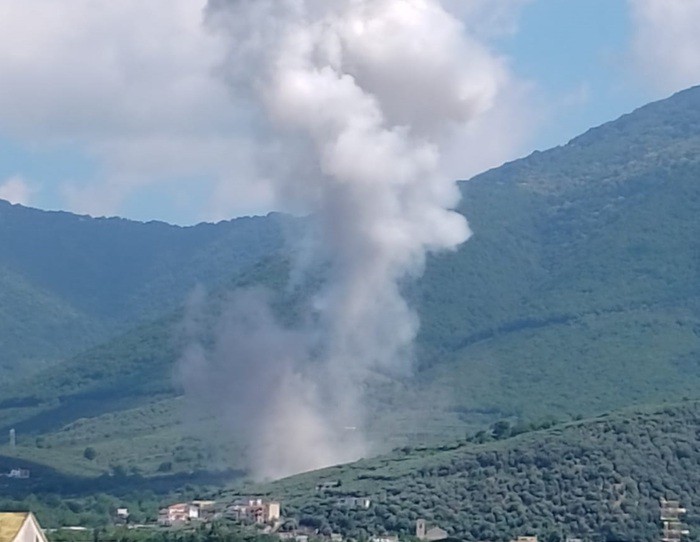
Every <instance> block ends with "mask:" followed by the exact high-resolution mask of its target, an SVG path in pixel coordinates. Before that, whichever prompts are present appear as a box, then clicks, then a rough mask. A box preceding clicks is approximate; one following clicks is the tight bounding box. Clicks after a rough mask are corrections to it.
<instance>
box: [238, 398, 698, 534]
mask: <svg viewBox="0 0 700 542" xmlns="http://www.w3.org/2000/svg"><path fill="white" fill-rule="evenodd" d="M699 423H700V403H698V402H687V403H682V404H677V405H668V406H665V407H658V408H656V409H649V410H647V411H637V412H622V413H617V414H613V415H608V416H600V417H598V418H596V419H592V420H586V421H580V422H572V423H568V424H565V425H561V426H556V427H553V428H551V429H547V430H539V431H529V432H526V433H521V434H519V435H517V436H509V435H510V434H511V432H513V431H514V428H510V427H507V426H502V425H501V424H499V425H497V426H496V427H495V428H494V430H492V432H491V433H490V434H491V435H493V434H494V432H495V433H497V434H498V436H499V437H500V440H492V441H491V442H486V443H484V444H477V443H475V442H469V441H464V440H462V441H459V442H455V443H454V444H451V445H445V446H442V447H440V448H414V449H411V448H405V449H402V450H397V451H395V452H394V453H393V454H391V455H387V456H384V457H380V458H376V459H370V460H363V461H359V462H357V463H354V464H350V465H343V466H339V467H333V468H329V469H324V470H321V471H317V472H313V473H309V474H303V475H298V476H294V477H291V478H287V479H284V480H280V481H278V482H275V483H272V484H269V485H264V486H246V487H244V488H242V489H241V490H238V493H239V494H258V493H262V494H268V495H271V496H273V497H274V498H279V499H281V500H282V502H283V503H284V510H283V513H284V514H285V516H287V517H292V518H295V519H296V520H297V521H298V523H299V524H301V525H306V526H312V527H314V528H320V529H321V530H333V531H334V532H342V533H344V534H347V535H352V536H356V537H357V536H363V535H367V534H380V533H403V534H410V533H412V532H414V525H415V520H416V519H417V518H425V519H426V520H427V521H428V523H429V524H432V525H439V526H441V527H442V528H444V529H445V530H447V531H448V532H449V533H450V534H451V535H453V536H455V537H457V538H460V539H465V540H503V541H505V540H512V539H513V538H515V537H517V536H521V535H534V534H536V535H538V536H539V537H540V538H541V539H544V540H546V541H559V540H563V539H564V538H565V537H567V536H571V537H577V538H583V539H584V540H593V541H604V540H605V541H610V540H649V541H651V540H658V539H659V537H660V524H659V519H658V518H659V499H660V498H662V497H664V498H678V499H680V500H681V502H682V504H683V505H684V506H685V507H686V508H687V509H688V510H689V513H688V515H687V516H686V518H685V520H686V521H687V524H688V525H689V527H690V529H691V537H690V539H691V540H698V539H699V538H700V513H698V510H699V509H700V468H698V464H700V433H698V424H699ZM479 437H482V435H479ZM482 438H483V437H482ZM471 440H472V441H475V440H479V438H472V439H471ZM321 484H326V485H327V486H330V487H328V488H327V489H323V490H321V491H319V490H318V489H317V488H318V486H320V485H321ZM231 496H232V495H231V493H225V494H224V498H231ZM344 497H367V498H370V499H371V501H372V504H371V506H370V507H369V508H368V509H366V510H365V509H354V508H352V507H347V506H344V505H342V504H339V501H340V499H342V498H344Z"/></svg>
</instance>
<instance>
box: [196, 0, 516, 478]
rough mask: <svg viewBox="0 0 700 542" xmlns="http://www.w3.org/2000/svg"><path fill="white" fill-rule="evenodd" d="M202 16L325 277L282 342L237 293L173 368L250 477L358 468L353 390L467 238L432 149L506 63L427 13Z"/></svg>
mask: <svg viewBox="0 0 700 542" xmlns="http://www.w3.org/2000/svg"><path fill="white" fill-rule="evenodd" d="M207 21H208V24H209V25H210V26H211V28H212V29H213V30H214V31H215V32H217V33H218V34H219V35H220V36H224V37H225V39H226V40H227V43H228V45H229V47H228V49H229V57H228V60H227V62H226V64H225V66H223V67H222V74H223V76H224V77H225V79H226V80H227V82H228V83H229V84H230V86H231V89H232V92H233V93H234V95H235V96H236V97H237V99H239V100H240V99H245V100H247V101H248V103H249V106H250V108H251V111H253V112H254V114H253V116H254V117H255V118H256V119H257V121H256V122H257V124H256V126H255V129H256V130H257V132H258V134H259V137H258V139H259V143H260V146H261V148H263V149H265V151H264V152H261V156H265V157H266V159H267V160H269V161H270V162H273V163H272V164H270V167H269V168H268V176H269V178H270V182H271V183H272V185H273V186H274V188H275V190H276V191H277V193H278V195H279V196H280V197H283V198H285V199H286V200H287V201H291V202H293V203H294V204H295V205H296V207H297V208H298V209H300V210H302V211H303V212H305V213H309V214H310V215H311V216H312V217H313V219H314V221H315V223H316V230H315V235H314V239H315V242H314V244H313V245H312V246H313V250H312V255H313V259H314V261H315V263H319V262H323V263H324V265H325V268H326V269H327V270H328V271H327V277H326V281H325V283H324V284H325V286H323V287H322V289H321V291H320V292H318V293H317V294H316V295H315V296H314V298H313V300H312V302H311V306H310V307H309V308H308V311H307V314H308V319H307V320H306V321H305V322H304V323H303V324H300V325H299V326H297V327H296V328H295V330H294V331H292V330H289V329H284V328H283V327H282V326H280V325H279V324H277V323H276V322H275V318H274V317H273V315H272V312H271V311H270V310H269V309H268V308H267V305H268V303H267V301H266V300H265V299H261V296H260V295H259V294H251V293H246V294H238V296H236V297H235V299H233V300H232V302H231V305H230V307H229V308H228V309H227V310H226V311H225V313H224V315H223V316H222V318H221V321H220V324H219V328H218V330H217V333H216V334H215V335H216V339H215V341H214V347H213V349H212V351H211V352H204V350H203V349H196V348H195V349H194V350H190V351H189V352H188V354H187V355H186V356H185V363H184V367H185V372H186V376H187V378H186V379H185V380H186V382H187V384H186V385H187V386H188V392H190V393H195V394H196V395H197V396H199V397H201V396H202V395H206V396H207V397H209V398H210V399H211V400H212V401H214V402H216V403H217V404H218V405H219V408H220V409H222V410H223V411H228V412H226V415H227V419H229V420H235V421H234V423H233V425H232V430H234V431H236V432H239V433H240V435H242V436H243V437H244V438H245V439H246V441H247V442H248V443H249V446H250V447H251V449H252V450H254V453H250V461H251V463H250V464H251V468H252V469H253V472H254V473H255V474H256V475H257V476H259V477H263V478H264V477H279V476H283V475H287V474H291V473H294V472H299V471H302V470H309V469H313V468H319V467H322V466H326V465H329V464H333V463H339V462H343V461H348V460H352V459H355V458H357V457H359V456H361V455H362V454H364V453H366V451H367V445H368V443H366V442H363V440H362V437H361V433H360V432H354V433H352V432H349V431H347V430H346V429H347V428H348V427H355V426H359V427H361V426H362V422H363V418H364V415H365V413H363V411H362V408H361V405H362V393H363V389H364V388H365V387H366V385H367V384H368V383H369V382H370V381H371V380H372V378H373V375H377V374H407V373H409V372H410V368H411V365H412V345H413V341H414V339H415V337H416V333H417V330H418V319H417V316H416V315H415V313H414V312H413V311H412V310H411V309H410V308H409V306H408V304H407V303H406V301H405V300H404V299H403V297H402V295H401V291H400V285H401V283H402V281H403V280H405V279H407V278H413V277H416V276H418V275H419V274H420V273H421V271H422V268H423V265H424V262H425V258H426V255H427V254H428V253H429V252H433V251H440V250H451V249H455V248H456V247H457V246H459V245H460V244H461V243H462V242H464V241H465V240H466V239H467V238H468V237H469V234H470V232H469V229H468V226H467V222H466V220H465V219H464V218H463V217H462V216H461V215H459V214H458V213H456V212H454V211H453V210H452V209H453V208H454V207H455V205H456V204H457V203H458V201H459V191H458V189H457V186H456V184H455V183H454V181H453V180H452V179H450V178H449V177H448V176H447V175H445V173H444V172H443V171H442V170H441V157H442V156H441V150H442V149H443V148H444V147H445V146H446V145H447V144H448V143H449V141H450V139H451V138H452V137H453V136H454V135H455V134H456V133H457V132H459V130H460V129H461V128H462V127H464V126H465V125H466V124H467V123H469V121H470V120H471V119H473V118H475V117H476V116H478V115H479V114H481V113H483V112H485V111H486V110H488V109H489V108H490V107H491V105H492V102H493V100H494V98H495V96H496V94H497V93H498V92H499V90H500V88H501V86H502V85H503V84H504V82H505V79H506V77H505V71H504V68H503V65H502V62H501V61H500V60H499V59H498V58H496V57H494V56H493V55H492V54H491V53H490V52H489V51H488V50H487V49H486V48H485V47H483V46H482V45H480V44H479V43H478V42H477V41H476V40H475V39H473V38H471V37H470V36H469V35H468V34H467V32H466V30H465V27H464V25H463V24H462V23H461V21H460V20H459V19H458V18H457V17H456V16H454V15H452V14H451V13H450V12H449V11H447V10H446V9H444V8H443V6H442V5H441V3H440V2H439V1H438V0H333V1H328V0H210V2H209V5H208V9H207ZM241 296H242V297H241ZM241 417H244V418H245V420H241V419H240V418H241Z"/></svg>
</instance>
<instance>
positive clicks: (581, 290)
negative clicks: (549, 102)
mask: <svg viewBox="0 0 700 542" xmlns="http://www.w3.org/2000/svg"><path fill="white" fill-rule="evenodd" d="M461 189H462V193H463V196H464V198H463V202H462V204H461V206H460V208H459V210H460V211H461V212H463V213H464V214H465V215H466V216H467V217H468V218H469V220H470V223H471V225H472V228H473V230H474V232H475V234H474V237H473V238H472V239H471V240H469V241H468V242H467V243H466V244H465V245H464V246H462V247H461V248H460V249H459V250H458V251H456V252H455V253H450V254H441V255H438V256H435V257H433V258H430V259H429V261H428V264H427V268H426V272H425V275H424V277H423V278H422V279H421V280H420V281H419V282H418V283H417V284H415V285H412V286H409V287H408V288H407V293H408V295H409V297H410V299H411V303H412V304H413V305H414V306H415V308H416V310H417V311H418V313H419V315H420V317H421V332H420V336H419V340H418V345H417V355H416V358H417V360H416V362H417V363H416V364H417V369H418V370H417V374H416V378H415V379H413V380H411V381H405V382H397V383H385V384H383V385H382V386H381V387H378V388H375V389H373V390H370V391H371V398H370V399H369V405H370V408H371V409H372V412H374V413H375V415H374V416H373V417H372V418H373V419H372V422H371V423H370V427H369V432H370V433H375V432H376V433H378V434H380V435H381V439H379V440H381V441H382V442H384V443H387V442H406V441H409V442H424V441H426V440H428V441H430V440H434V439H444V438H446V437H449V436H454V435H463V434H464V432H465V431H470V430H472V429H474V428H475V427H477V426H484V425H488V424H491V423H493V422H494V421H496V420H498V419H499V418H507V419H510V420H533V419H535V420H537V419H542V418H544V417H548V416H555V417H572V416H577V415H584V416H587V415H593V414H597V413H600V412H604V411H607V410H612V409H616V408H620V407H624V406H627V405H632V404H641V403H646V402H658V401H661V400H663V399H664V398H665V397H667V396H668V395H669V394H674V396H678V397H684V396H687V397H698V395H700V220H698V216H700V87H695V88H692V89H689V90H687V91H684V92H681V93H679V94H677V95H675V96H673V97H671V98H669V99H667V100H663V101H660V102H656V103H654V104H650V105H648V106H646V107H643V108H641V109H639V110H637V111H635V112H633V113H631V114H630V115H626V116H624V117H622V118H621V119H618V120H616V121H614V122H611V123H608V124H606V125H603V126H601V127H599V128H595V129H593V130H590V131H589V132H587V133H586V134H584V135H582V136H580V137H578V138H576V139H574V140H572V141H571V142H570V143H569V144H567V145H565V146H563V147H557V148H555V149H552V150H549V151H546V152H542V153H535V154H533V155H531V156H528V157H527V158H524V159H522V160H518V161H516V162H513V163H509V164H506V165H504V166H502V167H500V168H497V169H494V170H492V171H489V172H487V173H485V174H483V175H480V176H478V177H476V178H474V179H473V180H471V181H468V182H463V183H462V184H461ZM22 212H25V211H22ZM27 212H28V211H27ZM1 213H2V207H0V220H1V219H2V216H3V215H2V214H1ZM38 216H40V218H41V220H48V219H49V218H51V217H48V216H44V215H43V214H41V215H38ZM53 218H56V217H53ZM53 218H52V219H53ZM37 220H38V219H37ZM69 221H70V224H71V227H70V228H68V227H66V228H67V229H66V232H67V233H70V237H69V239H68V240H66V241H65V243H66V245H67V248H66V250H65V253H66V254H74V255H75V256H73V257H72V258H73V259H72V260H71V261H73V262H83V263H84V265H85V266H88V267H86V268H85V269H82V271H81V273H84V275H79V277H80V280H79V281H78V282H81V281H82V282H84V283H85V284H86V288H85V290H84V291H83V290H82V289H80V288H78V289H77V290H76V291H73V290H71V288H73V287H74V283H73V282H72V280H71V278H70V269H73V268H68V267H67V268H66V269H64V271H62V272H61V273H57V276H56V277H53V275H51V273H49V272H47V269H48V270H50V265H51V262H52V261H53V260H52V258H51V257H49V256H42V257H41V258H43V259H40V260H37V261H34V260H32V255H31V254H32V253H31V252H27V251H24V252H23V250H22V249H21V247H20V246H18V245H17V241H16V240H15V246H14V249H13V250H12V251H10V253H11V254H13V255H14V256H13V258H15V260H12V261H14V262H15V263H14V265H15V268H19V267H21V266H19V265H18V264H17V259H18V258H19V256H18V254H19V255H21V256H22V258H24V259H23V260H22V262H24V264H23V265H24V266H25V267H26V268H27V269H29V268H32V269H33V268H34V266H35V265H36V266H38V267H39V271H37V270H33V271H32V273H30V274H25V275H21V276H22V277H25V276H28V277H29V278H30V279H31V281H30V283H31V284H32V285H33V287H34V285H39V286H46V285H48V286H50V287H47V288H46V290H47V291H50V292H58V293H59V294H60V295H61V296H63V297H60V299H64V297H65V298H70V299H72V300H73V302H72V303H74V304H75V306H76V307H79V309H74V312H75V313H76V314H77V315H78V316H77V318H81V317H82V316H80V315H83V314H89V315H93V314H100V313H104V314H102V317H103V318H105V319H107V318H108V317H110V316H111V315H121V317H123V318H126V315H128V314H136V315H139V314H152V313H155V312H157V311H155V310H153V311H150V312H149V306H150V305H149V304H153V307H159V308H160V309H164V308H165V307H168V306H170V307H172V306H173V300H179V299H182V295H170V296H168V295H167V294H168V293H173V294H175V293H178V292H180V294H184V292H185V291H186V290H187V288H188V287H189V286H190V285H191V284H193V283H194V281H195V279H197V278H200V279H201V277H205V278H206V280H211V283H216V282H217V280H219V279H220V278H221V277H224V276H235V275H236V274H237V273H236V272H242V276H244V279H243V280H242V281H238V282H236V284H249V283H254V282H263V283H268V284H271V285H272V286H273V288H277V290H279V291H283V290H284V288H283V286H282V285H283V284H284V274H285V272H286V268H285V266H284V265H283V262H281V261H280V259H279V257H274V256H273V257H271V258H269V259H265V260H262V259H259V260H258V261H257V263H255V258H256V257H261V256H262V255H264V254H267V253H269V250H268V247H270V249H274V248H275V247H276V246H277V245H276V244H275V243H277V242H279V233H278V230H279V225H278V224H277V225H275V221H277V222H279V217H273V218H260V219H248V220H243V221H242V222H241V221H233V222H231V223H224V224H218V225H208V226H207V225H202V226H197V227H195V228H193V229H181V228H174V229H172V228H171V227H168V226H165V225H162V224H155V225H152V224H151V225H149V224H147V225H139V226H138V227H137V226H136V225H133V224H131V223H125V224H122V222H121V221H118V220H117V221H114V222H112V221H110V220H106V221H96V222H93V221H89V220H87V221H85V219H83V221H84V222H86V225H85V226H84V228H85V229H84V230H83V229H81V228H82V227H83V226H81V224H82V222H81V219H80V217H70V218H69ZM31 224H33V221H32V220H30V219H29V218H27V221H26V223H25V229H31ZM90 224H92V226H89V225H90ZM243 225H246V226H249V227H250V228H251V230H252V232H253V233H251V231H248V230H246V229H245V228H243ZM95 227H96V228H98V230H99V231H102V229H105V230H108V231H110V232H112V233H110V235H111V236H116V237H115V238H116V239H118V241H119V242H116V241H114V242H113V243H112V244H113V245H114V246H115V247H117V248H116V249H115V250H117V252H116V253H118V254H119V257H118V258H117V257H113V256H111V255H112V254H113V253H112V252H110V251H108V250H102V249H101V248H100V247H99V246H94V247H93V249H91V250H90V251H87V253H89V254H93V255H99V254H101V255H102V256H101V257H100V258H97V260H99V262H100V266H101V267H99V266H97V262H91V261H90V259H89V258H88V259H87V261H86V260H84V258H85V256H84V255H83V252H81V251H80V250H78V248H76V241H75V239H74V236H77V237H75V238H77V239H81V238H82V237H81V236H85V237H87V238H90V239H92V238H91V237H90V235H92V234H90V233H89V232H91V231H92V229H91V228H95ZM239 227H240V231H239V229H237V228H239ZM71 228H75V229H76V232H73V230H72V229H71ZM112 228H114V230H112ZM140 228H145V229H144V230H143V231H146V230H147V231H148V232H150V233H149V234H148V235H146V234H145V233H144V234H143V236H141V234H140V233H139V232H141V231H142V230H141V229H140ZM40 229H41V232H45V229H46V228H44V227H42V228H40ZM56 229H59V228H56ZM0 231H3V228H1V227H0ZM18 231H20V230H18ZM214 232H215V233H214ZM260 232H267V233H260ZM237 234H240V240H239V241H238V243H239V244H241V245H242V246H244V247H248V249H249V250H250V252H248V251H246V250H243V251H242V254H243V255H248V256H247V257H240V254H239V252H237V251H236V250H233V251H231V250H230V248H229V247H236V246H238V245H237V244H236V243H235V242H233V241H232V238H234V240H235V239H238V238H237V237H235V235H237ZM37 235H38V234H37ZM41 235H45V233H41ZM104 235H106V234H104ZM251 235H258V236H260V239H262V240H261V241H251V239H250V236H251ZM140 236H141V237H140ZM149 236H151V237H149ZM200 236H203V237H202V238H205V239H208V240H209V242H208V243H205V242H204V241H202V240H201V239H202V238H200ZM232 236H233V237H232ZM17 237H19V234H18V235H17ZM39 237H41V236H39ZM98 237H99V236H98ZM107 238H110V239H111V237H101V239H103V240H104V239H107ZM137 238H138V239H137ZM6 239H7V237H6ZM148 239H151V241H148V243H151V244H150V245H149V244H148V243H147V240H148ZM264 240H267V241H264ZM36 242H38V241H36ZM91 242H93V243H97V241H91ZM132 242H133V246H134V247H136V248H130V247H132V244H131V243H132ZM266 243H269V245H268V244H266ZM45 245H50V243H47V242H44V245H42V246H45ZM146 245H147V246H148V247H150V248H148V249H147V248H144V247H145V246H146ZM0 246H2V245H0ZM37 246H38V245H37ZM79 246H82V245H79ZM90 246H93V245H90ZM251 247H253V248H251ZM166 249H167V250H166ZM120 251H121V252H120ZM61 253H62V252H61ZM156 256H157V257H156ZM54 257H58V253H56V254H54ZM95 257H97V256H95ZM81 258H83V259H81ZM110 258H111V259H110ZM0 261H2V262H4V265H5V266H6V267H7V268H9V269H10V270H12V269H14V268H13V267H12V266H10V263H11V262H10V261H9V260H8V259H7V258H6V259H5V260H0ZM106 261H107V263H105V262H106ZM242 261H245V262H247V263H248V264H250V266H249V267H247V268H246V269H247V271H242V269H243V268H244V266H243V263H242ZM37 262H39V263H41V265H39V263H37ZM110 262H111V263H110ZM120 262H121V263H120ZM191 262H193V263H191ZM89 265H93V266H97V267H93V268H92V269H91V270H89ZM110 265H113V266H115V267H116V269H122V271H123V272H124V273H126V272H127V271H128V270H129V269H132V268H131V267H129V266H133V268H134V271H133V273H134V278H133V279H132V278H129V279H128V280H127V279H126V278H120V276H121V272H117V271H115V270H112V269H108V268H109V267H110ZM42 266H43V267H42ZM77 267H81V266H80V265H77ZM42 269H43V271H42ZM59 269H63V268H59ZM234 271H236V272H234ZM227 273H228V275H227ZM104 277H108V281H111V280H114V282H115V285H116V286H115V287H114V292H120V294H119V295H120V296H122V297H119V296H118V295H117V294H115V293H114V292H113V291H112V290H109V292H102V291H101V288H100V284H102V281H104V280H105V278H104ZM120 280H121V281H122V282H120ZM47 281H48V282H47ZM218 283H219V284H222V280H219V282H218ZM139 296H141V297H139ZM52 299H53V298H52ZM124 299H126V300H127V301H128V302H126V303H125V302H123V300H124ZM134 300H135V301H134ZM153 300H155V301H153ZM70 307H71V308H72V307H73V305H72V304H71V305H70ZM105 307H111V308H110V309H105ZM110 311H111V312H110ZM98 321H99V322H103V321H106V320H100V319H98ZM177 321H178V316H177V314H176V313H173V314H171V316H169V317H165V318H164V319H161V320H158V321H157V322H155V323H150V324H148V325H142V326H140V327H138V328H137V329H133V330H131V331H129V332H128V333H125V334H124V335H122V336H120V337H118V338H114V339H112V341H111V342H109V343H104V344H102V345H100V346H97V347H95V348H93V349H91V350H89V351H87V352H83V353H80V354H79V355H76V356H75V357H74V358H72V359H71V360H70V361H69V362H68V363H66V364H65V365H62V366H60V367H58V368H56V369H54V370H53V371H50V372H47V373H45V374H46V377H47V378H46V379H45V380H44V381H41V382H39V381H36V380H26V381H25V382H24V384H23V385H21V386H15V387H14V388H13V389H12V390H10V391H7V392H6V397H8V398H11V399H12V401H10V403H9V404H8V405H6V407H5V408H3V406H2V404H1V403H0V427H6V426H8V425H9V424H10V423H15V422H19V421H21V420H24V422H23V423H24V426H23V429H24V430H26V431H31V430H32V427H33V424H36V425H35V427H36V428H40V429H41V431H53V430H56V429H58V428H60V424H64V423H68V422H69V421H71V420H72V419H75V418H77V417H81V416H82V417H86V416H90V415H91V410H90V408H92V406H94V404H95V399H101V400H102V403H103V410H102V411H103V412H106V411H108V410H109V409H110V408H117V405H118V408H127V407H129V408H131V407H135V406H138V405H139V404H143V403H145V402H147V401H148V398H149V397H150V395H151V394H153V393H156V392H157V393H167V394H174V393H177V390H176V389H175V387H174V386H173V384H172V382H173V381H172V378H171V376H172V367H173V363H174V361H175V360H176V359H177V356H178V352H177V349H176V348H175V345H174V344H173V342H172V340H171V339H172V330H173V326H174V323H175V322H177ZM49 376H50V378H49ZM416 397H418V398H419V400H416ZM37 401H38V402H40V403H41V402H42V401H45V404H43V406H39V405H37V404H35V403H36V402H37ZM17 405H25V407H22V408H19V407H17ZM27 405H30V406H27ZM81 405H92V406H91V407H89V408H88V407H87V406H83V407H81ZM81 409H82V410H81ZM71 416H73V418H71ZM392 437H394V438H395V441H392Z"/></svg>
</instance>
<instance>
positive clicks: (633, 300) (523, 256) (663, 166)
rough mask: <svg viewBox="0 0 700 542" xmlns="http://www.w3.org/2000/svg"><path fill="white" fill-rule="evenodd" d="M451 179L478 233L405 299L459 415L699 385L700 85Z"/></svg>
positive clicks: (603, 404)
mask: <svg viewBox="0 0 700 542" xmlns="http://www.w3.org/2000/svg"><path fill="white" fill-rule="evenodd" d="M462 189H463V195H464V199H463V203H462V206H461V207H460V210H461V211H462V212H463V213H464V214H465V215H466V216H467V217H469V219H470V221H471V224H472V227H473V229H474V232H475V235H474V237H473V239H471V240H470V241H469V242H468V243H467V244H466V245H465V246H464V247H463V248H462V249H461V250H459V251H458V252H457V253H455V254H450V255H444V256H440V257H439V258H436V259H435V260H434V261H433V262H431V264H430V265H429V266H428V268H427V271H426V274H425V276H424V278H423V280H422V281H421V282H420V286H419V288H418V293H417V296H416V297H417V306H418V307H419V312H420V314H421V322H422V335H421V344H422V346H423V357H422V359H421V362H422V365H423V368H424V369H426V374H430V375H432V376H434V378H435V379H436V380H435V387H436V388H437V389H443V390H445V389H450V390H452V391H453V392H454V402H455V403H456V405H457V406H456V407H455V408H457V409H458V410H459V412H460V413H461V415H462V416H463V417H466V418H469V416H470V413H471V412H473V411H478V410H481V411H483V410H486V411H489V410H490V411H494V412H500V415H502V416H513V417H524V418H531V417H540V416H544V415H546V414H547V413H556V412H559V413H567V414H569V415H572V414H577V413H594V412H600V411H602V410H604V409H606V408H617V407H620V406H623V405H625V404H630V403H634V402H645V401H649V400H660V399H661V398H663V396H664V394H666V393H668V392H669V391H670V390H674V391H675V392H676V393H678V394H688V395H693V396H696V395H697V393H698V391H697V390H698V389H700V220H699V219H698V216H700V87H695V88H692V89H689V90H687V91H685V92H681V93H679V94H677V95H675V96H673V97H671V98H669V99H667V100H664V101H661V102H657V103H654V104H650V105H648V106H646V107H643V108H641V109H639V110H637V111H635V112H634V113H632V114H630V115H626V116H624V117H622V118H621V119H619V120H617V121H614V122H611V123H608V124H606V125H603V126H601V127H599V128H596V129H593V130H590V131H589V132H587V133H586V134H584V135H583V136H580V137H578V138H576V139H574V140H573V141H571V142H570V143H569V144H568V145H566V146H564V147H558V148H556V149H552V150H550V151H547V152H543V153H535V154H533V155H531V156H529V157H527V158H525V159H522V160H518V161H516V162H513V163H510V164H506V165H505V166H503V167H501V168H497V169H495V170H492V171H489V172H487V173H485V174H483V175H481V176H479V177H476V178H475V179H473V180H472V181H469V182H467V183H464V184H463V185H462ZM448 359H449V360H451V361H450V362H449V363H445V361H446V360H448ZM455 384H456V385H455Z"/></svg>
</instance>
